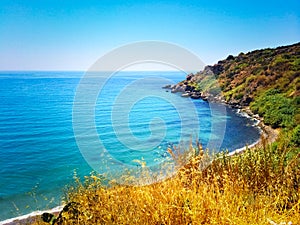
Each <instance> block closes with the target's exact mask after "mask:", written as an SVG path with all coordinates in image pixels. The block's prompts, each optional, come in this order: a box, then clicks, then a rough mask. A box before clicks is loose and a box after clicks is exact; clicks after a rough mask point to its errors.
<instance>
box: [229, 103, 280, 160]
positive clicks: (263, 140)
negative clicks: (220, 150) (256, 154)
mask: <svg viewBox="0 0 300 225" xmlns="http://www.w3.org/2000/svg"><path fill="white" fill-rule="evenodd" d="M227 105H228V104H227ZM229 106H230V105H229ZM237 113H238V114H240V115H241V116H244V117H247V118H251V120H255V121H256V123H255V124H254V125H253V126H255V127H257V128H258V129H259V131H260V138H259V139H258V140H257V141H255V142H254V143H252V144H250V145H246V146H244V147H242V148H238V149H235V150H234V151H231V152H229V153H228V155H229V156H234V155H237V154H242V153H243V152H244V151H245V150H246V149H254V148H256V147H262V146H263V145H265V144H271V143H273V142H275V141H276V139H277V137H278V134H279V130H278V129H273V128H272V127H270V126H268V125H266V124H265V123H264V122H263V118H261V117H259V116H258V115H255V114H253V112H252V111H251V110H250V108H249V107H243V106H240V108H238V111H237Z"/></svg>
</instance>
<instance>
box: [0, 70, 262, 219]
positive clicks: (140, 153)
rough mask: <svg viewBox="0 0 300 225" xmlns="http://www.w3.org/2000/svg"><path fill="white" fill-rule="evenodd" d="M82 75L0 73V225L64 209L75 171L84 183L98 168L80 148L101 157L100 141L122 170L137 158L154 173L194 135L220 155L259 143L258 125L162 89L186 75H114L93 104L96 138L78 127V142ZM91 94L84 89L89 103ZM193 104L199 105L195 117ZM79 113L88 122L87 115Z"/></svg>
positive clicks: (178, 73) (84, 126)
mask: <svg viewBox="0 0 300 225" xmlns="http://www.w3.org/2000/svg"><path fill="white" fill-rule="evenodd" d="M83 75H84V73H83V72H1V73H0V104H1V107H0V177H1V179H0V221H1V220H5V219H8V218H12V217H16V216H20V215H23V214H26V213H29V212H32V211H36V210H42V209H49V208H53V207H54V206H57V205H59V204H60V201H61V197H62V196H63V187H64V186H65V185H68V184H69V183H70V182H72V179H73V175H74V171H75V170H76V173H77V174H78V175H79V176H81V177H82V176H84V175H88V174H89V173H90V172H91V171H92V170H93V169H95V168H94V167H93V168H92V167H91V166H90V165H93V162H92V163H90V162H89V163H87V162H86V160H85V158H84V157H86V158H88V157H87V156H85V154H84V150H83V149H82V148H79V147H78V143H79V142H80V144H88V147H89V148H90V149H91V150H93V151H94V148H95V152H96V153H97V154H98V153H101V151H102V150H98V149H97V146H96V145H93V140H94V139H95V138H96V139H99V140H101V143H102V144H103V148H105V149H106V152H108V153H109V155H110V157H112V158H114V159H115V160H116V161H117V162H119V163H120V164H123V165H128V166H134V165H135V163H134V161H133V159H143V160H145V161H146V162H147V165H149V166H156V165H159V163H160V162H163V161H164V160H166V158H168V153H166V148H167V147H172V146H173V145H176V144H178V143H179V142H180V141H183V140H184V141H189V140H190V138H191V135H193V137H194V138H195V137H198V139H199V140H200V141H201V143H203V145H204V147H206V146H210V147H212V146H214V147H215V148H216V149H217V150H220V149H225V148H227V149H229V150H234V149H237V148H241V147H243V146H244V145H245V144H250V143H253V142H254V141H256V140H257V139H258V138H259V132H258V130H257V128H255V127H253V126H251V124H252V123H253V122H252V121H250V120H249V119H247V118H245V117H241V116H240V115H238V114H236V112H235V111H234V110H232V109H229V108H226V109H225V110H226V114H224V112H223V111H222V109H221V108H222V107H221V108H218V105H210V104H208V103H207V102H205V101H202V100H191V99H187V98H182V97H180V96H179V95H178V94H171V93H170V92H166V90H164V89H162V88H161V85H162V83H164V82H167V81H168V82H171V81H173V82H174V83H176V82H178V81H180V80H183V79H184V77H185V74H183V73H181V72H121V73H118V74H116V75H115V76H114V77H112V78H111V79H110V80H109V81H108V82H107V83H106V85H105V86H104V87H103V88H102V89H101V92H100V93H99V96H98V98H97V100H96V101H95V105H94V109H93V112H94V113H95V117H94V123H95V129H96V131H97V135H95V134H93V133H92V132H90V130H89V127H88V126H89V124H86V123H76V125H75V126H76V129H77V131H82V134H80V135H77V136H76V137H75V135H74V131H76V129H74V118H73V117H72V113H73V110H74V109H75V108H76V107H74V97H75V95H76V91H77V92H78V89H77V88H78V85H79V84H80V82H81V78H82V77H83ZM148 77H152V78H151V79H150V80H147V82H145V81H143V82H144V83H143V84H145V85H141V84H140V83H136V84H135V85H133V88H132V87H131V86H130V85H131V84H133V83H134V82H135V81H139V80H141V79H143V78H148ZM157 77H161V78H163V79H158V78H157ZM88 82H90V84H89V85H91V87H92V85H95V84H97V82H95V81H94V80H92V79H91V80H90V81H88ZM164 84H168V83H164ZM88 87H89V86H88ZM99 88H100V87H99ZM89 91H91V89H90V88H87V89H86V90H85V93H86V98H89ZM160 95H161V96H160ZM162 96H163V97H162ZM141 97H143V98H141ZM117 103H118V104H117ZM189 104H193V105H194V106H195V109H196V117H195V114H194V113H191V111H190V108H189ZM212 107H214V112H212ZM127 111H128V112H127ZM78 112H79V114H78V115H79V116H80V114H81V113H82V114H83V116H84V110H83V111H82V112H81V111H80V110H79V111H78ZM212 114H213V115H212ZM155 118H156V119H155ZM157 118H160V119H157ZM112 125H113V126H112ZM224 125H225V126H224ZM183 127H184V128H183ZM186 128H187V129H186ZM195 132H196V133H195ZM81 135H82V138H80V137H79V136H81ZM95 136H96V137H95ZM76 141H77V142H76ZM80 144H79V146H80ZM98 151H100V152H98ZM94 161H96V159H95V160H94ZM117 169H118V168H117Z"/></svg>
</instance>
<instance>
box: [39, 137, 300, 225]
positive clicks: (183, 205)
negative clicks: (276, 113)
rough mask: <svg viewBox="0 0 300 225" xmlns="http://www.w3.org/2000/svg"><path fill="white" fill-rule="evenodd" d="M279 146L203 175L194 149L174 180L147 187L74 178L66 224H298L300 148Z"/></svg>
mask: <svg viewBox="0 0 300 225" xmlns="http://www.w3.org/2000/svg"><path fill="white" fill-rule="evenodd" d="M279 145H280V144H279ZM279 145H278V144H277V145H276V144H273V145H268V146H265V147H261V148H259V149H252V150H251V149H247V150H246V151H245V152H244V153H243V154H240V155H236V156H232V157H229V156H226V154H220V155H217V156H215V159H214V160H213V162H212V163H211V164H210V165H209V166H207V167H206V168H204V169H199V168H201V163H203V161H207V159H208V154H205V153H203V151H202V150H201V149H199V150H200V151H199V150H198V151H196V150H197V149H196V150H195V152H198V154H195V155H194V157H193V158H192V159H191V161H190V163H189V164H187V165H186V166H184V167H182V168H180V169H179V170H178V173H177V174H176V175H175V176H174V177H172V178H169V179H167V180H165V181H162V182H158V183H154V184H151V185H147V186H130V185H117V184H114V185H112V186H111V187H105V186H103V180H102V179H101V178H100V177H99V176H95V175H91V176H89V177H86V178H85V180H84V181H83V182H81V181H80V180H79V179H78V178H76V183H77V184H76V185H74V186H72V187H71V188H70V190H69V192H68V201H70V202H77V203H79V206H78V210H79V213H78V214H77V216H74V215H71V214H68V213H66V215H65V217H66V219H65V221H64V224H93V225H94V224H157V225H161V224H172V225H173V224H218V225H220V224H228V225H229V224H230V225H234V224H236V225H243V224H269V225H270V224H280V223H282V224H284V222H285V223H286V224H288V222H292V224H300V198H299V196H300V160H299V148H298V149H297V148H292V147H288V146H286V145H285V144H284V143H283V142H281V145H282V146H279ZM276 146H277V147H276ZM169 151H170V150H169ZM36 224H44V223H43V222H37V223H36Z"/></svg>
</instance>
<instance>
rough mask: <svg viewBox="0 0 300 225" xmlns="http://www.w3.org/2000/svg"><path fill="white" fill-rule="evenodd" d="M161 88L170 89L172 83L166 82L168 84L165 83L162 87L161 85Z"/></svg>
mask: <svg viewBox="0 0 300 225" xmlns="http://www.w3.org/2000/svg"><path fill="white" fill-rule="evenodd" d="M162 88H164V89H171V88H172V85H171V84H168V85H166V86H164V87H162Z"/></svg>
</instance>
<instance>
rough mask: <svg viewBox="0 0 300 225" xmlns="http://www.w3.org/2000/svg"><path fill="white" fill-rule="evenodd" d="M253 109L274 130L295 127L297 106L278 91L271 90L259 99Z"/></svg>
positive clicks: (254, 103)
mask: <svg viewBox="0 0 300 225" xmlns="http://www.w3.org/2000/svg"><path fill="white" fill-rule="evenodd" d="M250 107H251V109H252V110H253V112H254V113H258V114H259V115H260V116H262V117H264V122H265V123H266V124H268V125H271V126H272V127H273V128H278V127H293V126H295V115H296V112H297V106H296V105H295V102H294V101H293V100H292V99H289V98H287V97H285V96H284V95H283V94H280V93H279V91H278V90H277V89H270V90H268V91H266V92H265V93H264V94H262V95H261V96H260V97H258V98H257V99H256V100H255V101H254V102H253V103H252V104H251V106H250Z"/></svg>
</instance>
